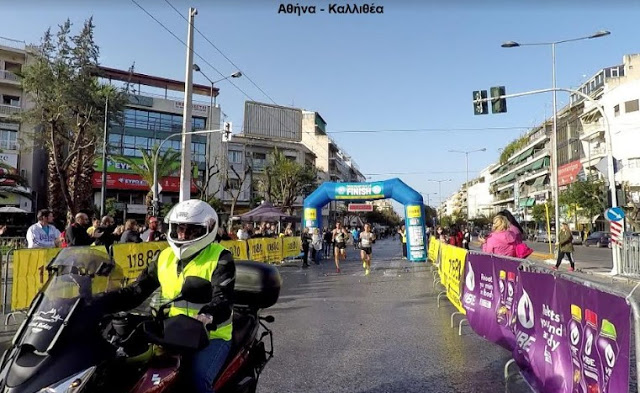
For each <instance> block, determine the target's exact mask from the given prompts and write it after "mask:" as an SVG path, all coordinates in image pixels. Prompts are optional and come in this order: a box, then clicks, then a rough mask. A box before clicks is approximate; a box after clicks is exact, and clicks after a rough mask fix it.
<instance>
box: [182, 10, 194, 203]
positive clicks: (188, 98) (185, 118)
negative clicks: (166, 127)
mask: <svg viewBox="0 0 640 393" xmlns="http://www.w3.org/2000/svg"><path fill="white" fill-rule="evenodd" d="M197 14H198V10H196V9H195V8H189V27H188V30H187V64H186V67H185V68H186V69H185V80H184V111H183V113H182V162H181V165H180V202H183V201H186V200H188V199H191V134H190V132H191V109H192V108H191V107H192V93H193V21H194V19H195V16H196V15H197Z"/></svg>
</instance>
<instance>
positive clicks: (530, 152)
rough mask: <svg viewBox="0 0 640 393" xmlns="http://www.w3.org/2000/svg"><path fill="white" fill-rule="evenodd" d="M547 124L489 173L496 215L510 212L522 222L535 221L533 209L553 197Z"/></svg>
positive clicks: (548, 126) (536, 130)
mask: <svg viewBox="0 0 640 393" xmlns="http://www.w3.org/2000/svg"><path fill="white" fill-rule="evenodd" d="M551 129H552V126H551V124H549V123H545V124H544V125H542V126H539V127H537V128H535V129H533V130H531V131H530V132H528V133H527V134H526V135H525V136H524V137H523V138H524V141H522V142H521V143H520V144H521V145H522V147H520V148H519V149H517V150H516V151H514V152H513V154H511V155H510V156H509V157H507V158H506V159H505V160H504V162H501V163H499V164H497V165H495V166H494V167H493V168H491V169H490V170H489V175H490V176H491V180H490V183H489V191H490V193H491V194H492V196H493V202H492V207H493V211H492V214H493V213H496V212H498V211H500V210H503V209H508V210H510V211H511V212H513V213H514V215H516V216H517V217H519V218H520V220H522V221H524V222H527V221H532V217H531V208H532V207H533V205H535V204H536V203H544V202H545V201H546V200H548V199H550V198H551V187H550V181H551V178H550V164H551V154H550V153H551V150H550V148H549V146H550V135H551Z"/></svg>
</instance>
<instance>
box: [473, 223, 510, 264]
mask: <svg viewBox="0 0 640 393" xmlns="http://www.w3.org/2000/svg"><path fill="white" fill-rule="evenodd" d="M509 227H510V225H509V221H508V220H507V218H506V217H504V216H501V215H497V216H495V217H494V218H493V228H492V230H493V231H492V232H491V234H489V236H488V237H487V238H486V239H483V238H480V239H479V240H480V242H481V243H482V251H484V252H486V253H488V254H496V255H504V256H507V257H515V256H516V244H517V239H516V236H515V235H514V233H513V232H512V231H510V230H509Z"/></svg>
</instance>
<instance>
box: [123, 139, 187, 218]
mask: <svg viewBox="0 0 640 393" xmlns="http://www.w3.org/2000/svg"><path fill="white" fill-rule="evenodd" d="M158 149H159V146H158V145H156V146H154V147H153V148H152V149H151V151H148V150H146V149H138V151H140V153H141V154H142V158H141V159H136V158H132V157H113V160H114V161H118V162H121V163H123V164H127V165H129V166H130V167H131V170H133V171H134V172H135V173H136V174H137V175H138V176H140V177H141V178H142V180H144V181H145V182H146V183H147V184H148V185H149V192H148V193H147V197H146V199H145V204H146V205H147V208H150V207H151V206H153V159H154V157H155V155H156V152H157V151H158ZM181 155H182V153H180V152H179V151H175V150H173V149H167V150H165V151H164V152H163V151H161V152H160V155H158V181H160V179H162V178H163V177H166V176H169V175H171V174H172V173H173V172H174V171H175V170H176V169H178V168H179V167H180V157H181Z"/></svg>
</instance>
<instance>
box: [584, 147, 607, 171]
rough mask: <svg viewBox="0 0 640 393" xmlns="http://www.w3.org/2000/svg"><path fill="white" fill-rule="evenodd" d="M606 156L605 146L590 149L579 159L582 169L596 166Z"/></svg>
mask: <svg viewBox="0 0 640 393" xmlns="http://www.w3.org/2000/svg"><path fill="white" fill-rule="evenodd" d="M606 155H607V147H606V146H598V147H592V148H591V149H590V150H587V151H585V155H584V157H582V158H581V159H580V162H581V163H582V166H583V167H591V166H594V165H596V164H597V163H598V162H600V160H601V159H602V158H603V157H606Z"/></svg>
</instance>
